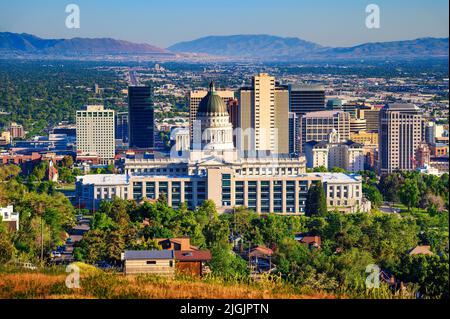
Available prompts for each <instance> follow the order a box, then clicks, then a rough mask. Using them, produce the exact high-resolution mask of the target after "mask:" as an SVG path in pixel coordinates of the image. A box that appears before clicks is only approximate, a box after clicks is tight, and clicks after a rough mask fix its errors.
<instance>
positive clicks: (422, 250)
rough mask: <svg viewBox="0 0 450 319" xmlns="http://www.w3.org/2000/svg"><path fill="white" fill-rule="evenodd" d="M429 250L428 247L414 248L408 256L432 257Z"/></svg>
mask: <svg viewBox="0 0 450 319" xmlns="http://www.w3.org/2000/svg"><path fill="white" fill-rule="evenodd" d="M430 248H431V247H430V246H416V247H415V248H414V249H412V250H411V251H410V252H409V255H410V256H413V255H434V253H433V252H432V251H431V250H430Z"/></svg>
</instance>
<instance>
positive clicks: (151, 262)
mask: <svg viewBox="0 0 450 319" xmlns="http://www.w3.org/2000/svg"><path fill="white" fill-rule="evenodd" d="M147 265H156V261H154V260H147Z"/></svg>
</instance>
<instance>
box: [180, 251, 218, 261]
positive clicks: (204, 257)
mask: <svg viewBox="0 0 450 319" xmlns="http://www.w3.org/2000/svg"><path fill="white" fill-rule="evenodd" d="M211 258H212V256H211V252H210V251H209V250H194V251H186V250H183V251H182V250H178V251H175V259H176V260H178V261H210V260H211Z"/></svg>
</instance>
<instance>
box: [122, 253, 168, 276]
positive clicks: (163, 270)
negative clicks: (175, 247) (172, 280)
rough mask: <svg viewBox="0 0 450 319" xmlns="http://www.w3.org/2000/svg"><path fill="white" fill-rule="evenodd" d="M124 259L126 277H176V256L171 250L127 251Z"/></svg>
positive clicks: (123, 256)
mask: <svg viewBox="0 0 450 319" xmlns="http://www.w3.org/2000/svg"><path fill="white" fill-rule="evenodd" d="M122 259H123V261H124V273H125V275H138V274H151V275H156V276H161V277H174V276H175V254H174V252H173V251H171V250H142V251H137V250H126V251H125V253H124V254H123V255H122Z"/></svg>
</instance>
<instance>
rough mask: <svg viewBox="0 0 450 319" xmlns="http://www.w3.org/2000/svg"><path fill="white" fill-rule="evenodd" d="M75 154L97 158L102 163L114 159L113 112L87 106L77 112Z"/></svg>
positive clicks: (101, 107)
mask: <svg viewBox="0 0 450 319" xmlns="http://www.w3.org/2000/svg"><path fill="white" fill-rule="evenodd" d="M76 123H77V154H78V155H80V156H86V155H88V156H91V155H94V156H95V155H97V156H99V157H100V158H101V159H102V161H103V162H104V163H108V162H110V161H112V160H114V157H115V125H114V111H113V110H105V109H104V107H103V106H102V105H88V106H86V107H85V110H82V111H77V116H76Z"/></svg>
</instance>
